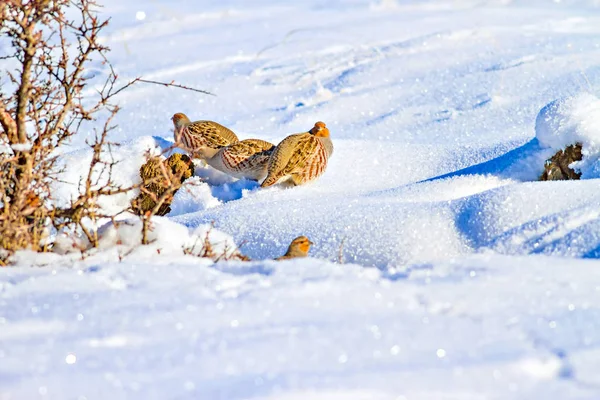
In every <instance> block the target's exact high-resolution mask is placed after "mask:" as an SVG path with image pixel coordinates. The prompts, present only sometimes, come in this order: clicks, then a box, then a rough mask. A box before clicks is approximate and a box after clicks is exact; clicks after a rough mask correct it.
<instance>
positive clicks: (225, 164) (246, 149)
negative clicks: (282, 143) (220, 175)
mask: <svg viewBox="0 0 600 400" xmlns="http://www.w3.org/2000/svg"><path fill="white" fill-rule="evenodd" d="M274 148H275V146H274V145H273V144H271V143H269V142H265V141H264V140H259V139H246V140H242V141H240V142H237V143H233V144H230V145H229V146H225V147H221V148H220V149H217V150H214V151H213V150H211V151H206V156H207V157H206V158H205V161H206V163H207V164H208V165H210V166H211V167H213V168H215V169H217V170H219V171H221V172H225V173H226V174H229V175H231V176H233V177H234V178H238V179H243V178H245V179H251V180H254V181H259V180H261V179H264V177H265V176H267V165H268V163H269V157H270V156H271V153H272V152H273V149H274ZM210 153H212V155H211V154H210Z"/></svg>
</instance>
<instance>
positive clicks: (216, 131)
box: [171, 113, 239, 160]
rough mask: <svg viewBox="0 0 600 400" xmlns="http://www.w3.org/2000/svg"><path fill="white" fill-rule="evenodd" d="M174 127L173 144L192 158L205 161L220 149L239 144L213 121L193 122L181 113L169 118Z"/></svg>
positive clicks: (236, 138)
mask: <svg viewBox="0 0 600 400" xmlns="http://www.w3.org/2000/svg"><path fill="white" fill-rule="evenodd" d="M171 120H173V125H174V126H175V129H174V134H175V144H177V145H178V146H180V147H183V148H184V149H185V150H187V151H189V152H190V153H191V155H192V156H193V157H197V158H200V159H202V160H205V159H206V158H207V157H211V156H212V155H214V153H215V152H216V151H217V150H219V149H220V148H221V147H224V146H228V145H230V144H233V143H237V142H239V139H238V137H237V136H236V134H235V133H233V132H232V131H231V130H230V129H228V128H226V127H224V126H223V125H220V124H218V123H216V122H213V121H195V122H191V121H190V119H189V118H188V117H187V116H186V115H185V114H182V113H177V114H175V115H173V117H172V118H171Z"/></svg>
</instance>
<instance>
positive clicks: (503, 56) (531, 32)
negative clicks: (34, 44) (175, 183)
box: [0, 0, 600, 400]
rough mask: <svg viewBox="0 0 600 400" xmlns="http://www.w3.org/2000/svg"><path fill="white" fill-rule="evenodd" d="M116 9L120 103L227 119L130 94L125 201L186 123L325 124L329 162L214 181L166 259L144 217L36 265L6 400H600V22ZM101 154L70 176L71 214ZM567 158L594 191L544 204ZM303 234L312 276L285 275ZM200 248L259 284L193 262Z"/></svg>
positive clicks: (270, 7)
mask: <svg viewBox="0 0 600 400" xmlns="http://www.w3.org/2000/svg"><path fill="white" fill-rule="evenodd" d="M104 4H105V7H104V9H103V11H102V12H103V14H104V15H105V16H110V17H111V18H112V20H111V24H110V26H109V28H108V30H107V31H106V32H105V34H104V36H103V41H104V42H105V43H106V44H107V45H108V46H110V47H111V48H112V52H111V57H110V58H111V60H112V61H113V63H114V66H115V69H116V70H117V72H118V73H119V76H120V77H121V78H122V79H124V80H126V79H131V78H134V77H136V76H143V77H144V78H146V79H153V80H160V81H167V82H169V81H171V80H175V81H176V82H178V83H182V84H186V85H189V86H193V87H197V88H201V89H206V90H209V91H211V92H213V93H215V94H216V95H217V96H206V95H201V94H198V93H194V92H189V91H182V90H179V89H175V88H165V87H161V86H154V85H148V84H139V85H137V86H134V87H133V88H132V89H131V90H128V91H125V92H122V93H121V94H120V95H119V98H118V101H119V103H120V104H121V106H122V111H121V112H120V113H119V114H118V116H117V119H116V121H117V123H118V124H119V128H118V129H117V130H115V131H114V132H113V134H112V137H111V139H112V140H114V141H118V142H121V143H122V145H121V146H118V147H115V148H114V149H113V152H112V155H111V157H113V159H114V160H116V161H119V164H117V167H116V170H115V171H116V173H115V176H114V177H115V178H116V180H117V182H118V183H120V184H130V183H134V182H137V180H138V179H139V177H138V171H139V167H140V165H141V164H142V163H143V162H144V154H145V153H146V152H150V153H152V154H158V153H159V152H161V151H162V150H164V149H167V148H169V147H170V145H171V144H172V139H173V134H172V125H171V124H172V123H171V121H170V118H171V116H172V115H173V114H174V113H176V112H184V113H186V114H187V115H188V116H189V117H190V118H192V119H210V120H215V121H218V122H220V123H223V124H224V125H226V126H228V127H230V128H232V129H233V130H234V131H236V132H237V133H238V135H239V136H240V137H242V138H251V137H254V138H259V139H264V140H270V141H272V142H274V143H277V142H278V141H279V140H281V139H283V137H285V136H286V135H288V134H291V133H295V132H302V131H306V130H308V129H310V128H311V127H312V126H313V124H314V122H316V121H319V120H321V121H324V122H326V123H327V125H328V127H329V128H330V131H331V135H332V139H333V143H334V147H335V151H334V154H333V156H332V158H331V159H330V162H329V165H328V168H327V171H326V173H325V174H324V175H323V176H322V177H321V178H320V179H319V180H318V181H316V182H314V183H312V184H309V185H306V186H303V187H298V188H293V189H281V188H277V187H274V188H270V189H267V190H260V189H259V188H258V185H257V184H256V183H254V182H250V181H245V180H241V181H236V180H234V179H231V178H229V177H227V176H225V175H224V174H221V173H218V172H216V171H214V170H212V169H211V168H210V167H207V166H202V165H200V164H198V165H197V166H196V167H197V168H196V173H195V175H196V176H195V177H194V178H192V179H190V180H189V181H188V182H187V183H186V185H185V187H184V188H183V189H182V190H181V191H180V192H179V193H178V194H177V195H176V197H175V199H174V202H173V205H172V211H171V213H170V214H169V215H168V216H166V217H164V218H156V219H155V221H154V223H153V230H152V232H151V237H150V239H151V242H152V243H151V244H150V245H148V246H143V247H141V246H137V245H136V243H138V242H139V239H140V225H139V221H137V220H135V219H131V217H130V216H129V217H126V218H127V219H126V220H124V221H123V222H122V223H121V224H120V225H119V226H118V227H115V226H112V225H110V224H109V225H106V226H105V227H104V228H102V229H101V233H102V246H101V247H102V248H101V249H100V250H97V251H92V252H91V253H90V254H88V255H87V257H85V258H84V259H82V255H81V251H80V249H81V248H85V247H86V242H85V240H83V239H81V240H79V241H77V242H75V243H73V242H72V241H66V240H64V237H62V238H61V239H60V240H61V242H60V246H59V247H60V248H61V251H60V253H64V254H62V255H61V254H42V255H40V254H32V253H30V252H20V253H18V254H17V255H16V259H15V260H16V266H13V267H10V268H3V269H0V400H7V399H10V400H14V399H19V400H21V399H61V400H62V399H88V400H89V399H106V398H111V399H115V400H116V399H211V400H212V399H223V400H233V399H253V400H258V399H261V400H265V399H269V400H274V399H277V400H282V399H283V400H292V399H327V400H332V399H344V400H348V399H350V400H358V399H360V400H367V399H368V400H371V399H374V400H380V399H381V400H388V399H389V400H400V399H403V400H404V399H407V400H408V399H409V400H413V399H432V400H438V399H460V400H463V399H466V400H468V399H532V398H544V399H598V398H600V378H599V376H600V375H598V373H597V371H598V370H599V369H600V351H599V350H598V348H599V347H600V283H599V282H600V262H599V261H598V260H597V259H598V258H600V211H599V210H600V190H599V189H600V185H599V184H598V180H597V178H599V177H600V163H599V161H598V160H599V158H600V100H599V99H598V96H599V95H600V89H599V88H600V44H599V42H598V37H599V36H598V35H599V34H600V8H599V6H600V4H599V3H598V1H594V0H563V1H560V2H556V1H552V0H532V1H525V0H515V1H510V0H483V1H481V0H477V1H476V0H456V1H444V0H429V1H417V0H414V1H413V0H406V1H403V0H397V1H393V0H391V1H390V0H386V1H382V0H332V1H321V0H304V1H296V2H277V1H275V0H243V1H242V0H219V1H217V0H205V1H202V2H196V1H191V0H173V1H166V0H156V1H153V2H143V1H137V0H136V1H127V2H124V1H116V0H106V1H104ZM2 46H6V43H4V42H0V48H1V47H2ZM91 73H92V75H95V76H96V77H97V78H98V79H99V78H101V77H102V76H104V74H106V66H104V65H102V64H101V63H98V64H95V65H93V68H92V71H91ZM1 79H3V78H2V77H0V80H1ZM89 93H90V95H93V93H94V90H93V88H90V89H89ZM93 136H94V132H92V131H90V132H82V134H81V136H80V137H78V138H76V139H75V140H74V141H73V142H72V143H71V144H70V145H69V146H70V148H68V149H66V150H65V151H64V152H63V153H62V156H61V164H60V165H61V166H63V167H64V169H65V172H64V174H63V176H62V182H60V183H57V184H56V187H55V190H54V191H53V194H54V196H55V199H56V201H59V202H68V201H69V200H70V199H72V198H73V196H74V195H76V193H77V190H78V184H79V182H80V181H81V179H82V177H83V174H84V173H85V172H86V171H87V167H86V166H87V164H88V163H89V160H90V157H91V153H90V151H89V148H88V147H87V146H86V145H85V141H86V139H91V138H93ZM574 142H582V143H583V144H584V150H583V155H584V158H583V160H582V161H581V162H578V163H575V164H574V165H573V167H575V168H577V169H578V170H580V171H581V172H582V180H580V181H568V182H567V181H564V182H536V180H537V178H538V177H539V175H540V174H541V173H542V171H543V165H544V161H545V160H546V159H547V158H549V157H550V156H552V154H554V153H555V152H556V151H557V150H558V149H560V148H563V147H564V146H566V145H569V144H572V143H574ZM134 195H135V193H132V194H130V195H129V196H125V195H124V196H120V197H115V198H110V199H102V202H101V206H102V207H104V208H105V209H106V210H108V211H113V212H118V211H120V210H122V209H123V208H125V207H126V206H127V204H128V201H129V200H130V199H131V197H132V196H134ZM213 225H214V227H213ZM301 234H303V235H307V236H308V237H309V238H310V239H311V240H312V241H313V242H314V243H315V244H314V246H313V248H312V249H311V252H310V255H311V257H310V258H308V259H302V260H293V261H286V262H275V261H270V259H272V258H274V257H276V256H279V255H281V254H282V253H283V252H284V251H285V249H286V247H287V245H288V244H289V242H290V240H291V239H293V238H294V237H296V236H298V235H301ZM207 235H209V237H210V241H211V246H215V247H216V249H217V250H218V251H219V252H224V251H227V252H233V251H236V246H237V247H239V248H240V250H241V251H242V252H243V253H244V254H247V255H248V256H250V257H251V258H252V259H253V260H254V261H252V262H238V261H223V260H219V261H218V262H213V261H212V260H209V259H205V258H199V257H197V256H196V255H197V254H199V253H201V251H202V249H201V247H194V245H195V244H197V243H201V245H202V244H203V243H204V239H205V238H206V236H207ZM192 249H193V250H192ZM184 250H185V251H186V252H188V253H190V252H191V253H192V254H188V255H184V254H183V253H184ZM340 254H341V258H343V260H344V262H345V263H344V264H338V263H337V261H338V258H339V257H340Z"/></svg>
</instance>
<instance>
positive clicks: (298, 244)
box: [290, 236, 313, 256]
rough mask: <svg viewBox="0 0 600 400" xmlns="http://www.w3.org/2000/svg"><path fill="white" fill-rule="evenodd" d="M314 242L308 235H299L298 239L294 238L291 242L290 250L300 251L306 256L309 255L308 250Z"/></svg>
mask: <svg viewBox="0 0 600 400" xmlns="http://www.w3.org/2000/svg"><path fill="white" fill-rule="evenodd" d="M312 244H313V242H311V241H310V240H309V239H308V238H307V237H306V236H298V237H297V238H296V239H294V240H292V243H291V244H290V250H293V251H294V252H299V253H301V254H303V255H304V256H306V255H308V251H309V250H310V246H311V245H312Z"/></svg>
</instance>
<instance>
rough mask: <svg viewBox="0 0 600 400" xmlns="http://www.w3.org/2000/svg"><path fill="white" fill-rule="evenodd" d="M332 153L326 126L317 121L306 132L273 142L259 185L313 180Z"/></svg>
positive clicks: (293, 183) (300, 182)
mask: <svg viewBox="0 0 600 400" xmlns="http://www.w3.org/2000/svg"><path fill="white" fill-rule="evenodd" d="M332 153H333V143H332V142H331V138H330V137H329V129H327V126H326V125H325V123H323V122H317V123H316V124H315V126H314V127H313V128H312V129H311V130H310V131H308V132H304V133H297V134H294V135H290V136H288V137H286V138H285V139H283V140H282V141H281V143H279V144H278V145H277V147H276V148H275V150H274V151H273V154H272V155H271V158H270V159H269V165H268V167H267V177H266V179H265V180H264V181H263V183H262V184H261V185H260V186H261V187H263V188H264V187H269V186H272V185H275V184H276V183H284V184H288V185H290V184H291V185H293V186H297V185H302V184H304V183H307V182H310V181H312V180H315V179H316V178H318V177H319V176H321V174H323V172H325V168H326V167H327V160H328V159H329V157H331V154H332Z"/></svg>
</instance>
